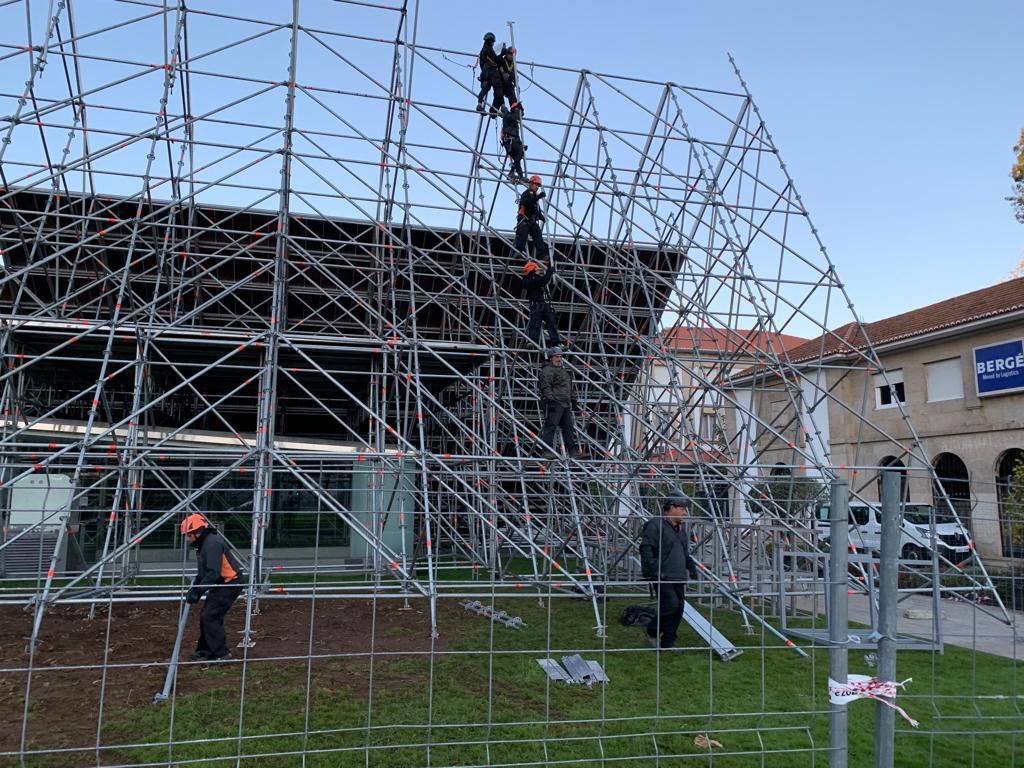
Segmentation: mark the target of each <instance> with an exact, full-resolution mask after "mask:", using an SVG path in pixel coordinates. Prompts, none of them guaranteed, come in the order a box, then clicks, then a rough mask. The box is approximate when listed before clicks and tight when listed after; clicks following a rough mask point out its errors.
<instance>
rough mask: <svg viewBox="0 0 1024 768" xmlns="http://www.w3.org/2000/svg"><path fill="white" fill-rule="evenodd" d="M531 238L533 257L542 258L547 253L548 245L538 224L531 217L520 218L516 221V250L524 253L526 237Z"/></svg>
mask: <svg viewBox="0 0 1024 768" xmlns="http://www.w3.org/2000/svg"><path fill="white" fill-rule="evenodd" d="M527 237H529V238H530V239H531V240H533V254H534V257H535V258H538V259H543V258H544V257H545V256H547V254H548V245H547V243H545V242H544V235H543V234H542V233H541V231H540V224H539V223H537V222H536V221H534V220H533V219H527V218H522V219H520V220H519V221H517V222H516V250H517V251H519V252H520V253H521V254H523V255H524V256H525V255H526V238H527Z"/></svg>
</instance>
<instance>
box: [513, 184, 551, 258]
mask: <svg viewBox="0 0 1024 768" xmlns="http://www.w3.org/2000/svg"><path fill="white" fill-rule="evenodd" d="M545 196H546V195H545V193H544V192H543V191H542V190H541V188H540V176H531V177H530V180H529V186H527V188H526V190H524V192H523V194H522V195H520V196H519V213H518V217H517V218H516V242H515V249H516V251H518V252H519V253H521V254H523V256H524V257H526V258H529V253H528V252H527V250H526V240H527V238H529V239H530V240H532V241H533V251H534V256H535V258H537V259H541V260H543V259H544V258H545V257H546V256H547V253H548V246H547V243H545V242H544V235H543V233H542V232H541V229H540V225H541V223H543V221H544V214H543V212H542V211H541V209H540V201H541V200H543V199H544V197H545Z"/></svg>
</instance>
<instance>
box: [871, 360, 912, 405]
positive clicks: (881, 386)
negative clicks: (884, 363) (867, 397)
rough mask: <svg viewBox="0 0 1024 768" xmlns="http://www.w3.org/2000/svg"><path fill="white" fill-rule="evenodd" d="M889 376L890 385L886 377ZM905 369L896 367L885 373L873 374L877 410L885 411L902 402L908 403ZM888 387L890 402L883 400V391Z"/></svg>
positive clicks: (872, 380)
mask: <svg viewBox="0 0 1024 768" xmlns="http://www.w3.org/2000/svg"><path fill="white" fill-rule="evenodd" d="M886 378H888V380H889V381H888V385H887V384H886V381H885V379H886ZM904 381H905V380H904V377H903V369H902V368H894V369H892V370H891V371H890V370H886V371H885V372H884V373H873V374H871V383H872V385H873V388H874V390H875V410H876V411H884V410H888V409H889V408H896V407H898V406H899V405H900V404H903V405H906V404H907V385H906V384H905V383H904ZM897 386H898V387H899V393H900V394H902V395H903V397H902V398H900V397H899V394H897V389H896V388H897ZM885 389H888V390H889V396H890V398H891V399H890V401H889V402H888V403H883V402H882V391H883V390H885Z"/></svg>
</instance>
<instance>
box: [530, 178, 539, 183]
mask: <svg viewBox="0 0 1024 768" xmlns="http://www.w3.org/2000/svg"><path fill="white" fill-rule="evenodd" d="M530 183H531V184H540V176H531V177H530Z"/></svg>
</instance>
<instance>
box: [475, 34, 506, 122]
mask: <svg viewBox="0 0 1024 768" xmlns="http://www.w3.org/2000/svg"><path fill="white" fill-rule="evenodd" d="M494 41H495V37H494V33H493V32H488V33H487V34H486V35H484V45H483V48H481V49H480V59H479V62H480V93H479V95H478V96H477V97H476V111H477V112H483V111H484V99H486V98H487V92H488V91H489V90H492V89H493V91H494V97H493V100H492V101H491V112H490V114H491V117H497V116H498V108H499V107H501V105H502V104H503V103H504V98H505V86H504V83H503V82H502V79H501V72H500V71H499V70H498V66H499V65H500V64H501V60H500V58H499V57H498V54H497V53H495V51H494Z"/></svg>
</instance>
